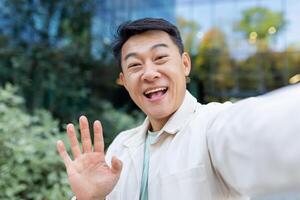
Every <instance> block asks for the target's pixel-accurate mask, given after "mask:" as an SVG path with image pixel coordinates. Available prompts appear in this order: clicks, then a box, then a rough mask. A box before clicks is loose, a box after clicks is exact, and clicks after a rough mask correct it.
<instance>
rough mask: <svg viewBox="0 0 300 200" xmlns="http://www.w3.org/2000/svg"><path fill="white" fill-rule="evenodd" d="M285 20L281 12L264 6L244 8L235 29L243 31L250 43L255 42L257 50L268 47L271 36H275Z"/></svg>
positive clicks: (264, 49)
mask: <svg viewBox="0 0 300 200" xmlns="http://www.w3.org/2000/svg"><path fill="white" fill-rule="evenodd" d="M285 24H286V22H285V20H284V16H283V13H282V12H275V11H272V10H269V9H268V8H264V7H253V8H249V9H247V10H245V11H244V12H243V14H242V19H241V20H240V21H238V22H237V24H236V27H235V29H236V30H237V31H240V32H242V33H243V35H244V37H245V38H246V39H249V42H250V43H254V44H256V47H257V50H258V51H266V50H268V48H269V42H270V38H271V36H276V35H277V34H278V33H279V32H280V31H282V30H283V29H284V26H285Z"/></svg>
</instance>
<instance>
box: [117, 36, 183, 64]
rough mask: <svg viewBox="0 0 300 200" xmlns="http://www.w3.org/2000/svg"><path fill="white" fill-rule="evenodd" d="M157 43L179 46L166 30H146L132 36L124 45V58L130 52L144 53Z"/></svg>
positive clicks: (173, 46)
mask: <svg viewBox="0 0 300 200" xmlns="http://www.w3.org/2000/svg"><path fill="white" fill-rule="evenodd" d="M156 44H166V45H167V46H168V47H169V48H171V49H172V48H175V49H176V48H177V46H176V45H175V44H174V42H173V41H172V39H171V37H170V36H169V34H168V33H166V32H164V31H158V30H157V31H156V30H154V31H146V32H144V33H141V34H138V35H134V36H132V37H130V38H129V39H128V40H127V41H126V42H125V43H124V45H123V46H122V50H121V53H122V60H123V59H124V57H125V56H126V55H127V54H129V53H137V54H139V53H144V52H147V51H149V50H151V47H153V46H154V45H156Z"/></svg>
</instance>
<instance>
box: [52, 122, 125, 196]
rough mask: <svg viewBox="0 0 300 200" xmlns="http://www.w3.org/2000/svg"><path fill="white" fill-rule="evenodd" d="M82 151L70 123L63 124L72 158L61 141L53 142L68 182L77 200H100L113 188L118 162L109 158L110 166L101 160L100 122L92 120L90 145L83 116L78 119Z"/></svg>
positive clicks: (118, 172)
mask: <svg viewBox="0 0 300 200" xmlns="http://www.w3.org/2000/svg"><path fill="white" fill-rule="evenodd" d="M79 124H80V132H81V141H82V152H81V149H80V147H79V142H78V140H77V137H76V133H75V128H74V125H73V124H68V125H67V133H68V138H69V142H70V145H71V150H72V153H73V156H74V160H72V159H71V158H70V156H69V154H68V152H67V151H66V148H65V144H64V143H63V142H62V141H61V140H59V141H57V150H58V152H59V154H60V157H61V158H62V160H63V161H64V164H65V166H66V170H67V174H68V179H69V183H70V185H71V188H72V190H73V192H74V194H75V195H76V197H77V199H78V200H94V199H95V200H101V199H105V197H106V196H107V195H108V194H109V193H110V192H111V191H112V190H113V188H114V186H115V185H116V183H117V182H118V180H119V176H120V173H121V169H122V162H121V161H120V160H118V159H117V158H116V157H113V158H112V161H111V162H112V163H111V166H112V167H109V166H108V165H107V163H106V162H105V155H104V142H103V134H102V133H103V132H102V126H101V123H100V121H95V122H94V125H93V129H94V148H93V147H92V142H91V137H90V130H89V125H88V120H87V118H86V117H85V116H81V117H80V119H79Z"/></svg>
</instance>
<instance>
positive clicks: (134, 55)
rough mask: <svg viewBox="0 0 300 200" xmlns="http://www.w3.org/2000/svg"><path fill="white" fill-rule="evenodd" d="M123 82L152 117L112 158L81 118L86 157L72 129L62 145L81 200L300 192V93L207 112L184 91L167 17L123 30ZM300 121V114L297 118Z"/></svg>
mask: <svg viewBox="0 0 300 200" xmlns="http://www.w3.org/2000/svg"><path fill="white" fill-rule="evenodd" d="M113 49H114V54H115V57H116V59H117V61H118V63H119V65H120V67H121V70H122V71H121V73H120V77H119V80H120V83H121V84H122V85H123V86H124V87H125V88H126V90H127V91H128V93H129V95H130V97H131V99H132V100H133V101H134V102H135V103H136V105H137V106H138V107H139V108H140V109H141V110H142V111H143V112H144V113H145V114H146V115H147V117H146V119H145V121H144V123H143V124H142V125H140V126H139V127H136V128H134V129H131V130H127V131H124V132H122V133H120V134H119V135H118V136H117V137H116V139H115V140H114V141H113V143H112V144H111V145H110V147H109V148H108V151H107V152H106V154H104V143H103V136H102V127H101V123H100V122H99V121H95V122H94V125H93V129H94V148H93V147H92V142H91V139H90V131H89V127H88V121H87V118H86V117H84V116H82V117H80V119H79V123H80V131H81V139H82V150H81V149H80V147H79V143H78V140H77V138H76V134H75V129H74V125H73V124H69V125H68V126H67V133H68V136H69V140H70V144H71V150H72V153H73V156H74V159H73V160H72V159H71V158H70V156H69V155H68V153H67V152H66V150H65V145H64V144H63V142H62V141H58V143H57V149H58V151H59V153H60V155H61V157H62V159H63V160H64V163H65V166H66V169H67V173H68V177H69V182H70V185H71V188H72V190H73V192H74V193H75V196H76V197H74V199H76V198H77V199H79V200H93V199H97V200H98V199H108V200H121V199H122V200H144V199H149V200H176V199H189V200H196V199H197V200H198V199H204V200H217V199H248V198H249V197H250V196H259V195H264V194H274V193H278V192H286V191H299V188H300V153H299V152H300V145H299V143H300V134H299V130H300V121H299V115H300V86H299V85H295V86H292V87H287V88H284V89H280V90H278V91H275V92H272V93H270V94H267V95H264V96H260V97H256V98H249V99H246V100H243V101H240V102H238V103H236V104H231V103H224V104H220V103H211V104H208V105H201V104H199V103H198V102H197V100H196V99H195V98H194V97H193V96H192V95H191V94H190V93H189V92H188V91H187V90H186V80H187V76H188V75H189V73H190V70H191V61H190V58H189V55H188V54H187V53H186V52H184V48H183V44H182V40H181V37H180V34H179V31H178V30H177V28H176V27H175V26H174V25H172V24H171V23H169V22H168V21H165V20H163V19H153V18H146V19H140V20H136V21H133V22H127V23H124V24H122V25H121V26H120V27H119V29H118V31H117V37H116V40H115V43H114V48H113ZM291 113H293V115H294V116H297V117H294V116H291Z"/></svg>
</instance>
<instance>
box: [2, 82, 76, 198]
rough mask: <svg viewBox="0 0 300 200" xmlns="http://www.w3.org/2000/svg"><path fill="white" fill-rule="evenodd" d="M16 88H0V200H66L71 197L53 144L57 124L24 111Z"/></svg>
mask: <svg viewBox="0 0 300 200" xmlns="http://www.w3.org/2000/svg"><path fill="white" fill-rule="evenodd" d="M16 90H17V89H16V88H15V87H13V86H12V85H10V84H7V85H6V86H5V88H4V89H3V88H0V154H1V155H0V180H1V181H0V199H13V200H15V199H43V200H46V199H66V198H69V197H70V196H71V195H72V194H71V191H70V188H69V186H68V183H67V177H66V173H65V169H64V166H63V163H62V162H61V160H60V158H59V156H58V155H57V152H56V150H55V149H56V148H55V143H56V141H57V139H58V138H62V137H63V136H61V135H59V129H58V121H57V120H54V119H53V118H52V116H51V114H50V113H49V112H47V111H45V110H37V111H36V112H35V113H34V115H29V114H28V113H26V112H24V110H23V108H24V99H23V98H21V97H20V96H18V95H16Z"/></svg>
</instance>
